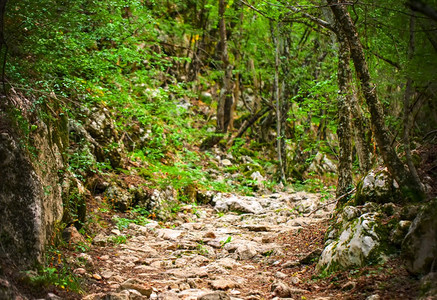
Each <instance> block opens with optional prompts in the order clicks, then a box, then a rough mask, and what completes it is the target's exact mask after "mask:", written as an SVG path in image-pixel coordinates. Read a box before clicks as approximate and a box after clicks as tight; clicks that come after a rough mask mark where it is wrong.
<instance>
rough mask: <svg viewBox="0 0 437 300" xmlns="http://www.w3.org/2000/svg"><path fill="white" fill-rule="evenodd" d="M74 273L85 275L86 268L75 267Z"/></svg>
mask: <svg viewBox="0 0 437 300" xmlns="http://www.w3.org/2000/svg"><path fill="white" fill-rule="evenodd" d="M73 273H74V274H77V275H85V274H86V270H85V269H84V268H77V269H74V270H73Z"/></svg>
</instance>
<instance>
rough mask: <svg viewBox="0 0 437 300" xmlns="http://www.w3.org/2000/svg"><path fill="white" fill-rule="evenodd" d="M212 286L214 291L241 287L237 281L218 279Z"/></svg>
mask: <svg viewBox="0 0 437 300" xmlns="http://www.w3.org/2000/svg"><path fill="white" fill-rule="evenodd" d="M210 284H211V287H212V288H213V289H214V290H229V289H234V288H238V287H240V285H239V284H238V283H236V282H235V281H233V280H227V279H217V280H214V281H212V282H211V283H210Z"/></svg>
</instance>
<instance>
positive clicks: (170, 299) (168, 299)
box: [158, 291, 179, 300]
mask: <svg viewBox="0 0 437 300" xmlns="http://www.w3.org/2000/svg"><path fill="white" fill-rule="evenodd" d="M158 299H159V300H179V296H178V294H176V293H175V292H173V291H167V292H164V293H161V294H159V295H158Z"/></svg>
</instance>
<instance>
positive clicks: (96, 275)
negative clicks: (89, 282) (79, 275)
mask: <svg viewBox="0 0 437 300" xmlns="http://www.w3.org/2000/svg"><path fill="white" fill-rule="evenodd" d="M93 278H94V279H95V280H102V276H100V275H99V274H97V273H95V274H93Z"/></svg>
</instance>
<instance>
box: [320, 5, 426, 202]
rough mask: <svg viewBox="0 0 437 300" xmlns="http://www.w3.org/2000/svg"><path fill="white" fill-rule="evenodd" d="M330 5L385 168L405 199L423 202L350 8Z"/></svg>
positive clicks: (422, 193) (419, 187)
mask: <svg viewBox="0 0 437 300" xmlns="http://www.w3.org/2000/svg"><path fill="white" fill-rule="evenodd" d="M328 4H329V5H330V6H331V9H332V12H333V13H334V16H335V19H336V20H337V22H338V23H339V25H340V27H341V29H342V30H343V31H344V33H345V35H346V37H347V39H348V41H349V46H350V51H351V58H352V60H353V62H354V65H355V70H356V72H357V76H358V78H359V80H360V83H361V88H362V91H363V95H364V98H365V99H366V103H367V106H368V108H369V112H370V120H371V124H372V129H373V131H374V134H375V139H376V142H377V144H378V146H379V150H380V153H381V156H382V158H383V160H384V164H385V165H386V167H387V168H388V170H389V171H390V173H391V174H392V176H393V177H394V179H395V180H396V181H397V182H398V184H399V185H400V187H401V188H402V190H403V192H404V194H405V196H407V197H408V198H410V199H411V200H422V199H423V198H424V197H425V194H424V190H423V187H422V184H421V183H420V182H417V179H416V178H414V176H412V174H411V172H409V170H407V169H406V168H405V166H404V164H403V163H402V161H401V160H400V159H399V157H398V155H397V154H396V151H395V149H394V148H393V147H392V146H391V140H390V138H389V135H388V129H387V127H386V125H385V122H384V121H385V117H384V113H383V109H382V106H381V104H380V102H379V99H378V96H377V94H376V86H375V85H373V84H372V80H371V77H370V72H369V69H368V66H367V61H366V58H365V55H364V51H363V46H362V45H361V42H360V39H359V36H358V32H357V30H356V28H355V25H354V23H353V21H352V18H351V16H350V14H349V12H348V11H347V9H346V7H345V6H344V5H343V4H340V3H339V1H338V0H328Z"/></svg>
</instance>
